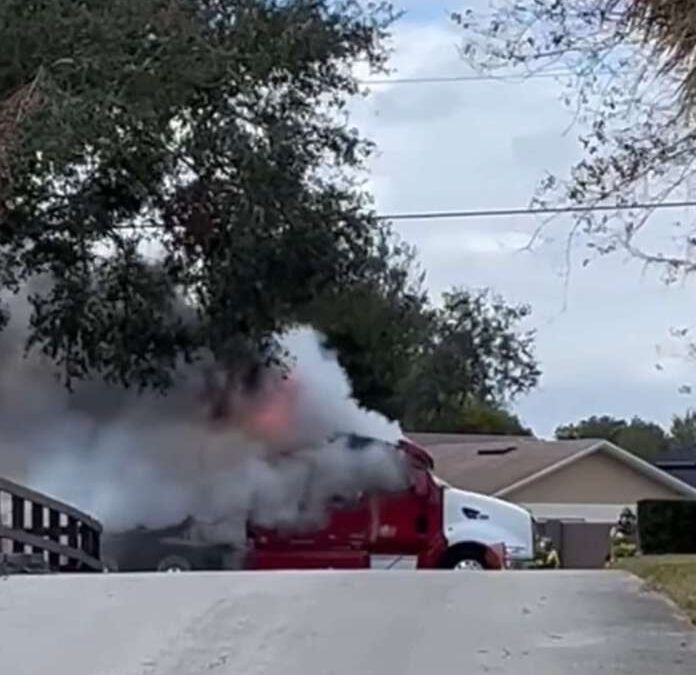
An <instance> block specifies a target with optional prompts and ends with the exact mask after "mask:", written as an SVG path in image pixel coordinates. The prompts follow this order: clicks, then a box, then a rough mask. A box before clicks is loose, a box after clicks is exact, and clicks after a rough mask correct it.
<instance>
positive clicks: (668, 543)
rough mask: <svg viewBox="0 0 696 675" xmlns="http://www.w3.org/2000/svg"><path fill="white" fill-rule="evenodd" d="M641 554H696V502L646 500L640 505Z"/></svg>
mask: <svg viewBox="0 0 696 675" xmlns="http://www.w3.org/2000/svg"><path fill="white" fill-rule="evenodd" d="M638 531H639V538H640V548H641V551H642V552H643V553H645V554H647V555H651V554H665V553H696V501H687V500H678V499H675V500H666V499H665V500H660V499H646V500H643V501H641V502H639V503H638Z"/></svg>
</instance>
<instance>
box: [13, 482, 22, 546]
mask: <svg viewBox="0 0 696 675" xmlns="http://www.w3.org/2000/svg"><path fill="white" fill-rule="evenodd" d="M11 527H12V529H16V530H23V529H24V500H23V499H22V498H21V497H18V496H17V495H12V525H11ZM12 551H13V552H14V553H24V544H22V543H20V542H18V541H13V542H12Z"/></svg>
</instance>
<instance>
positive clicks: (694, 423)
mask: <svg viewBox="0 0 696 675" xmlns="http://www.w3.org/2000/svg"><path fill="white" fill-rule="evenodd" d="M669 435H670V439H671V445H672V447H674V448H678V449H688V450H693V449H695V448H696V411H694V410H688V411H687V412H686V414H685V415H683V416H682V417H680V416H679V415H675V416H674V417H672V425H671V427H670V430H669Z"/></svg>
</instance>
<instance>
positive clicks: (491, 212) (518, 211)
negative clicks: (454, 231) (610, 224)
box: [378, 200, 696, 220]
mask: <svg viewBox="0 0 696 675" xmlns="http://www.w3.org/2000/svg"><path fill="white" fill-rule="evenodd" d="M689 206H696V200H684V201H673V202H635V203H633V204H595V205H593V206H580V205H578V206H543V207H538V208H533V207H527V208H510V209H480V210H470V211H423V212H421V213H418V212H411V213H391V214H387V215H383V216H378V218H379V220H447V219H462V218H497V217H504V216H544V215H553V214H559V213H594V212H601V211H609V212H611V211H645V210H657V209H680V208H687V207H689Z"/></svg>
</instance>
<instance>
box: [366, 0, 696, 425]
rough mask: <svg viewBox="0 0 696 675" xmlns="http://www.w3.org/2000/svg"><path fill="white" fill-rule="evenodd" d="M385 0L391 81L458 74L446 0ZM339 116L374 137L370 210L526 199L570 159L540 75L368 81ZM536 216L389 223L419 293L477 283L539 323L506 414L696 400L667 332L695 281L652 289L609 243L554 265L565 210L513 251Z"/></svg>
mask: <svg viewBox="0 0 696 675" xmlns="http://www.w3.org/2000/svg"><path fill="white" fill-rule="evenodd" d="M397 4H398V5H399V6H400V7H402V8H404V9H406V10H407V11H406V15H405V16H404V18H402V19H401V20H400V21H399V22H398V23H397V24H396V26H395V27H394V30H393V46H394V56H393V60H392V67H393V68H395V70H396V72H395V73H393V75H392V77H428V76H435V77H438V76H448V75H458V74H462V73H466V72H467V69H466V66H465V64H463V62H462V61H461V59H460V57H459V54H458V52H457V46H458V44H459V43H460V42H459V41H460V35H459V33H458V32H457V29H456V28H455V27H454V26H453V25H451V24H450V22H449V20H448V14H447V10H457V9H461V7H460V6H458V5H457V3H451V4H447V3H443V2H441V1H435V0H427V1H426V0H423V1H421V2H419V1H418V0H405V1H404V0H402V2H401V3H397ZM469 4H473V3H469ZM478 4H479V5H481V4H483V3H481V2H479V3H478ZM352 117H353V122H354V123H355V124H356V126H358V127H359V128H360V129H361V131H362V132H363V134H365V135H366V136H368V137H369V138H371V139H372V140H373V141H375V142H376V144H377V146H378V152H377V154H376V155H375V157H374V158H373V159H372V161H371V164H370V180H369V188H370V189H371V190H372V192H373V194H374V196H375V199H376V206H377V210H378V212H379V213H402V212H423V211H447V210H470V209H491V208H499V207H525V206H527V205H528V204H529V201H530V198H531V196H532V193H533V191H534V188H535V186H536V185H537V183H538V181H539V180H540V179H541V178H542V177H543V176H544V175H545V173H546V172H547V171H551V172H554V173H560V174H563V173H565V172H566V171H567V170H568V169H569V168H570V166H571V165H572V163H573V161H574V160H576V159H577V158H578V157H579V149H578V145H577V141H576V134H574V133H573V130H572V129H571V131H570V132H568V128H569V125H570V124H571V117H570V113H569V112H568V111H567V109H566V108H565V107H564V106H563V104H562V103H561V102H560V85H559V84H558V83H556V82H555V81H554V80H551V79H536V80H529V81H526V82H523V83H509V82H491V81H483V82H472V81H467V82H454V83H451V82H450V83H437V84H417V85H404V84H386V85H374V86H372V87H371V94H370V96H368V97H367V98H366V99H364V100H362V101H360V102H358V103H356V104H355V105H353V106H352ZM680 215H681V216H684V215H685V214H684V213H682V214H680ZM691 215H692V216H693V215H694V214H691ZM538 225H539V221H537V220H535V219H534V218H529V217H526V218H520V217H515V218H513V217H504V218H502V217H501V218H485V219H483V218H478V219H467V220H443V221H438V220H430V221H422V220H414V221H407V222H398V223H395V228H396V230H397V232H398V233H399V235H400V236H401V237H402V238H403V239H405V240H406V241H408V242H410V243H411V244H413V245H415V246H416V248H417V250H418V253H419V260H420V262H421V263H422V265H423V267H424V269H425V270H426V273H427V278H426V283H427V287H428V289H429V290H430V292H431V294H432V295H433V297H437V296H439V294H440V293H441V292H442V291H443V290H447V289H448V288H450V287H452V286H461V287H467V288H482V287H489V288H491V289H493V290H494V291H496V292H498V293H500V294H502V295H503V296H504V297H505V299H506V300H508V301H510V302H524V303H529V304H530V305H531V306H532V310H533V314H532V317H531V319H530V322H529V325H528V327H530V328H533V329H535V330H536V331H537V356H538V359H539V361H540V364H541V368H542V371H543V377H542V380H541V382H540V385H539V387H538V388H537V389H536V390H535V391H534V392H532V393H531V394H529V395H527V396H526V397H524V398H523V399H520V400H519V401H518V402H517V403H516V404H515V411H516V412H518V413H519V414H520V416H521V417H522V419H523V420H524V421H525V422H526V423H527V424H529V425H530V426H531V427H532V428H533V429H534V430H535V432H536V433H537V434H538V435H540V436H545V437H546V436H550V435H552V434H553V430H554V429H555V428H556V427H557V426H559V425H560V424H564V423H567V422H570V421H576V420H578V419H580V418H583V417H586V416H589V415H592V414H611V415H617V416H621V417H627V418H630V417H632V416H634V415H638V416H640V417H643V418H646V419H650V420H654V421H657V422H658V423H661V424H663V425H666V426H669V423H670V420H671V417H672V415H674V414H683V413H684V412H685V411H686V410H687V409H688V408H689V407H690V406H691V405H695V404H694V402H693V400H692V397H691V396H688V395H685V394H683V393H680V392H679V389H680V386H681V385H683V384H691V382H692V381H696V363H693V362H691V361H689V360H688V359H687V358H686V357H685V356H684V355H683V352H684V344H683V343H682V342H680V341H677V340H674V338H672V337H671V335H670V331H671V329H673V328H677V327H683V326H691V325H692V321H693V320H692V308H693V300H694V294H695V287H694V283H693V282H688V283H680V284H678V285H671V286H665V285H664V284H663V283H662V281H661V280H660V278H659V275H658V274H657V273H656V272H651V271H650V270H648V271H647V272H646V271H645V270H644V269H643V268H642V267H641V266H640V265H638V264H637V263H635V262H634V261H630V260H627V259H626V258H625V257H621V256H620V255H615V256H609V257H604V258H602V259H600V260H595V261H593V262H592V263H591V264H590V265H588V266H587V267H582V265H581V262H582V259H583V258H585V257H586V251H585V250H583V248H582V246H581V245H579V246H577V247H574V248H573V254H572V256H571V258H572V259H571V265H570V269H569V270H568V265H567V262H566V237H567V233H568V226H569V221H563V220H562V219H559V220H557V221H554V222H553V223H551V224H550V225H549V226H548V227H547V228H546V230H545V236H544V240H543V241H542V242H541V243H540V244H538V245H536V246H535V247H534V248H533V249H532V250H523V249H525V247H526V244H527V243H528V242H529V240H530V237H531V235H532V233H533V232H534V230H535V228H536V227H537V226H538ZM566 280H567V283H566ZM658 364H659V367H658Z"/></svg>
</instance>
